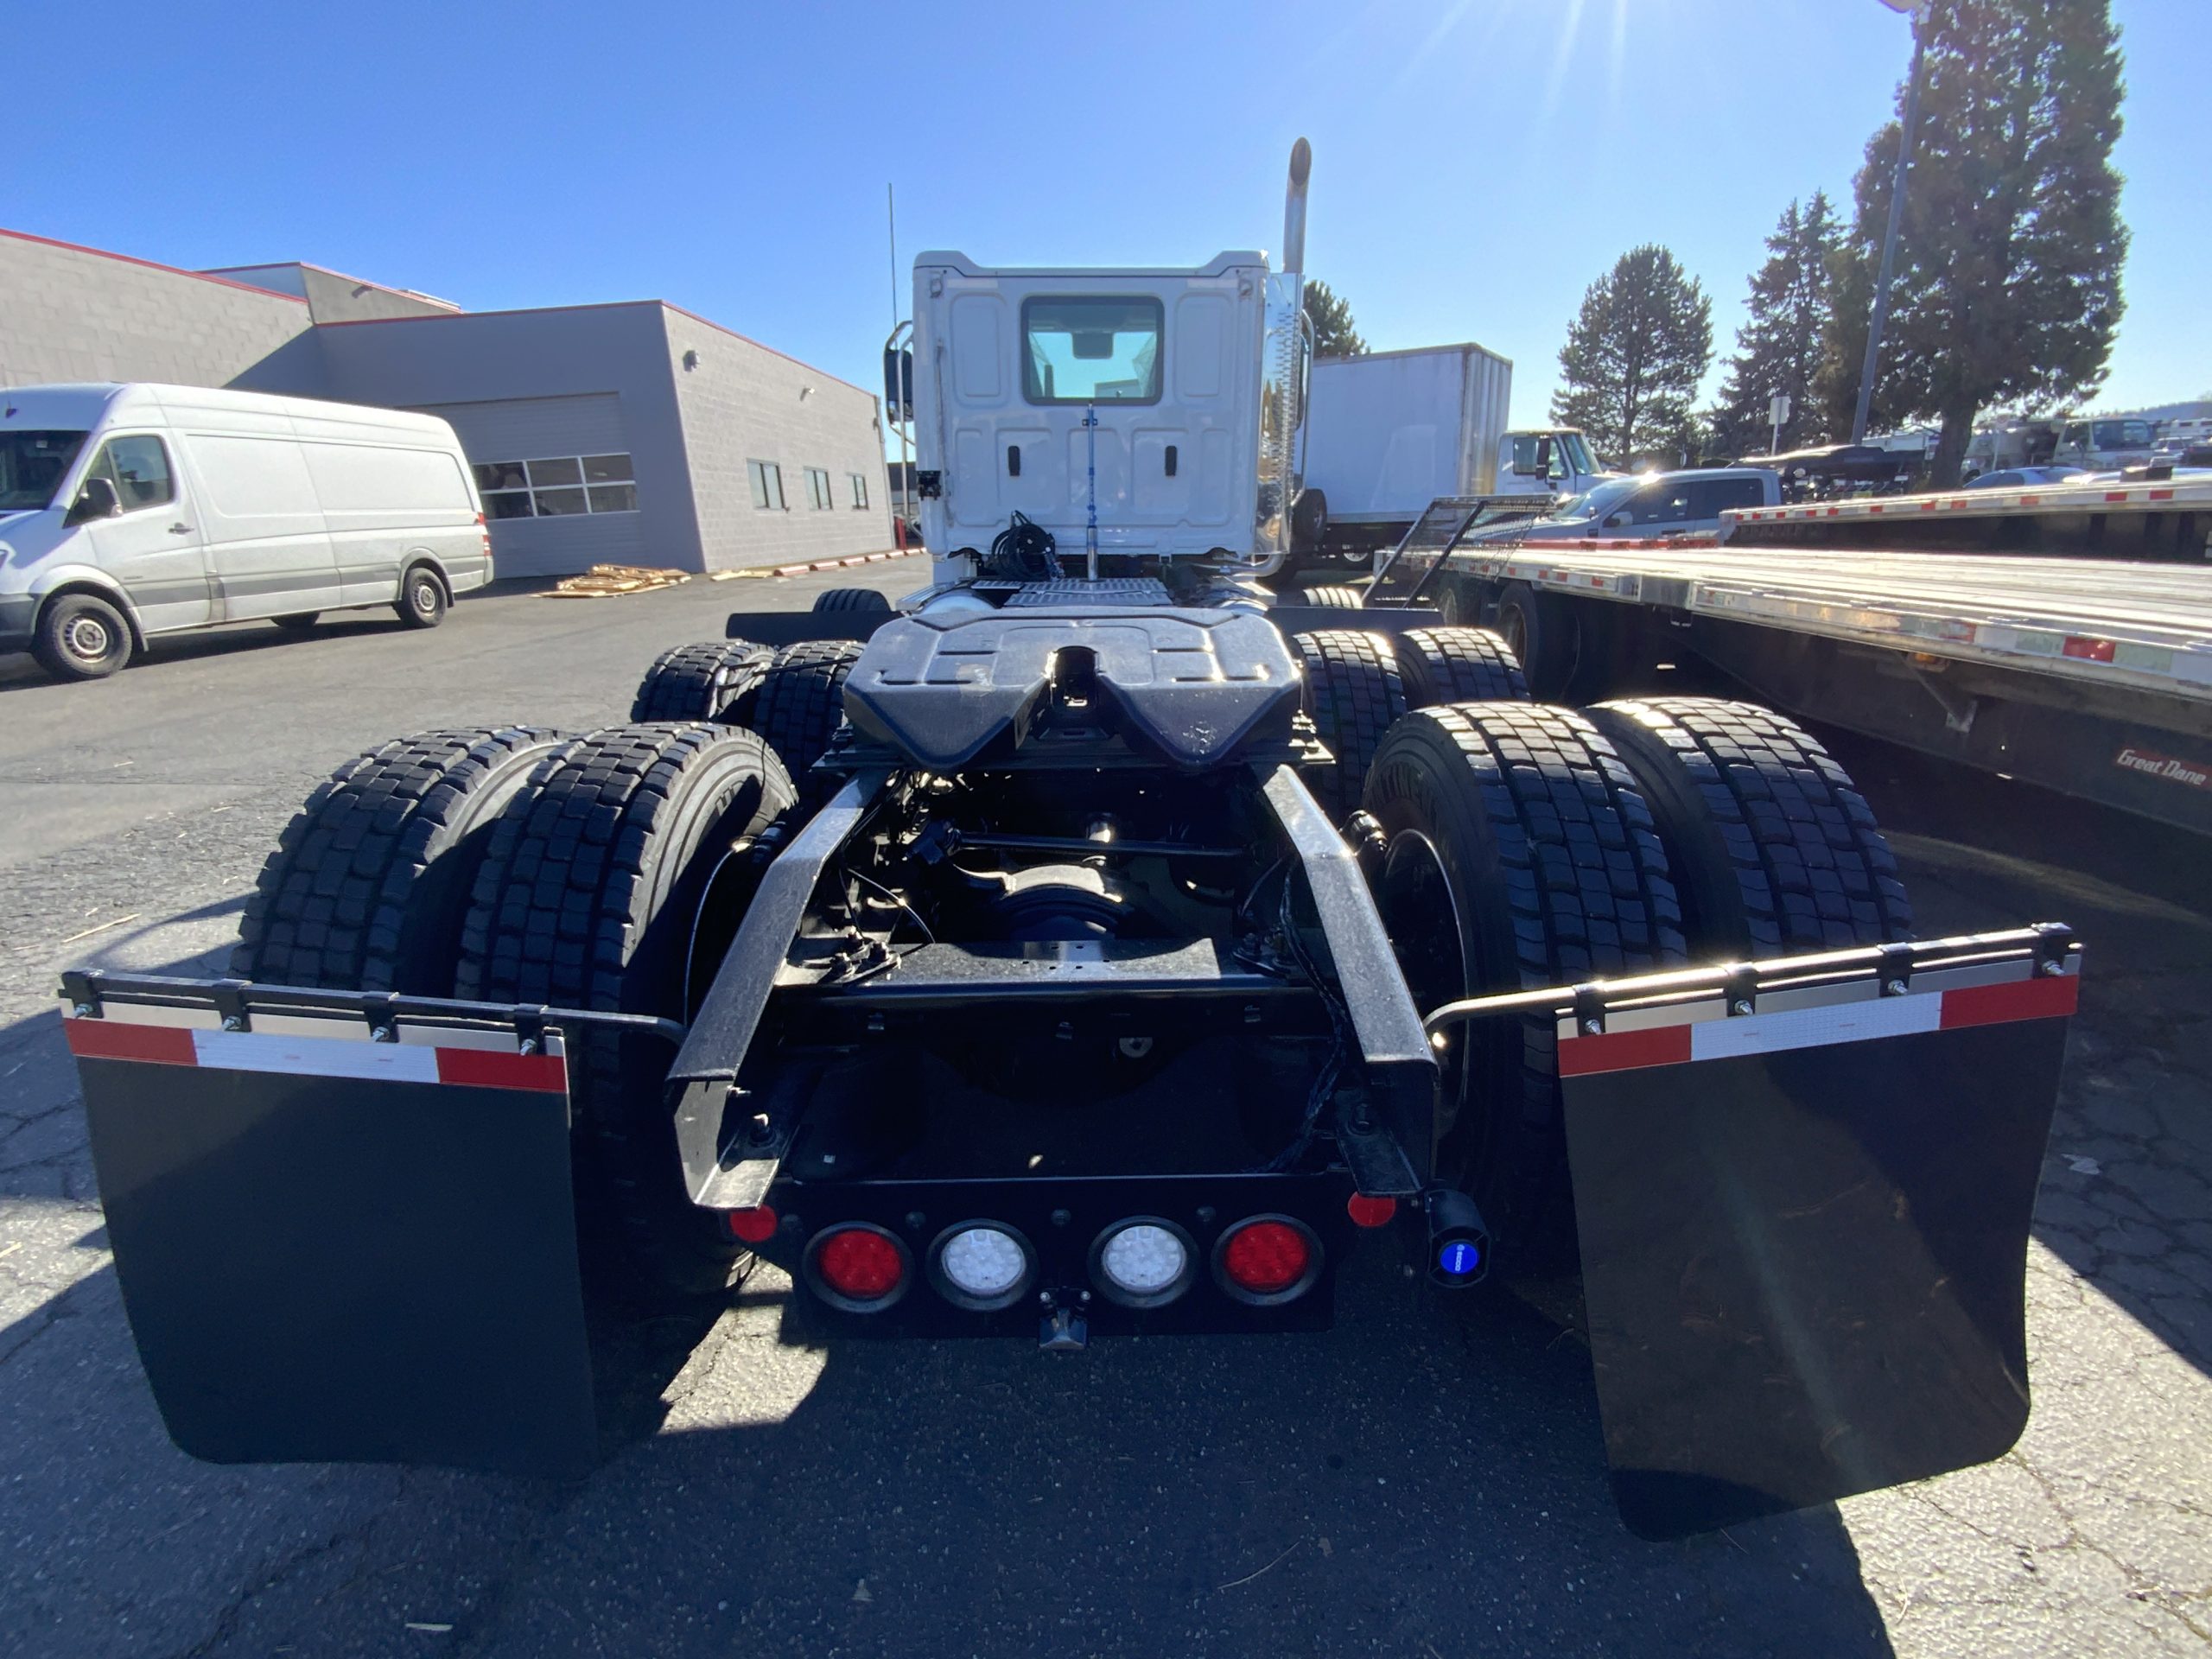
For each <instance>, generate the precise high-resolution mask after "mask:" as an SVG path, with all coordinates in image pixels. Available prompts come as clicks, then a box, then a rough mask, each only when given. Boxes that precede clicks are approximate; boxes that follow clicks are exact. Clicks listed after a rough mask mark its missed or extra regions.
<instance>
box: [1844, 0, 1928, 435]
mask: <svg viewBox="0 0 2212 1659" xmlns="http://www.w3.org/2000/svg"><path fill="white" fill-rule="evenodd" d="M1882 3H1883V4H1884V5H1885V6H1887V7H1888V8H1889V9H1890V10H1891V11H1902V12H1904V14H1906V16H1910V18H1911V19H1912V72H1911V73H1910V74H1909V75H1907V76H1906V77H1905V83H1904V120H1902V121H1900V122H1899V123H1898V124H1897V125H1898V132H1897V177H1896V178H1895V179H1894V180H1892V181H1891V184H1890V225H1889V229H1888V230H1886V231H1885V232H1883V235H1882V268H1881V270H1880V273H1879V274H1878V275H1877V276H1876V277H1875V278H1874V312H1873V315H1872V316H1871V317H1869V318H1868V319H1867V321H1866V361H1865V362H1863V363H1861V364H1860V365H1859V406H1858V407H1857V408H1856V409H1854V410H1852V413H1851V441H1852V442H1853V443H1864V442H1866V410H1867V405H1869V404H1872V402H1873V400H1874V372H1875V370H1876V369H1877V368H1878V366H1879V365H1880V363H1881V360H1882V325H1883V324H1884V323H1885V322H1886V321H1888V320H1889V315H1890V273H1891V270H1894V269H1895V268H1896V265H1897V226H1898V225H1899V224H1900V223H1901V222H1902V221H1903V220H1904V180H1905V169H1906V168H1907V167H1909V166H1910V164H1911V162H1912V130H1913V127H1914V126H1915V125H1916V124H1917V123H1918V121H1919V119H1920V65H1921V60H1922V59H1923V57H1924V56H1925V55H1926V54H1927V49H1928V16H1929V13H1930V12H1931V11H1933V10H1935V8H1936V0H1882Z"/></svg>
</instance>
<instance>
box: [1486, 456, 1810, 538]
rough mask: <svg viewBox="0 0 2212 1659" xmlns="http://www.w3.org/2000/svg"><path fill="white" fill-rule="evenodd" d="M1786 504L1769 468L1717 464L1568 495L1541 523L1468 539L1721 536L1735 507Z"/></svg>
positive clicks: (1508, 526) (1507, 527)
mask: <svg viewBox="0 0 2212 1659" xmlns="http://www.w3.org/2000/svg"><path fill="white" fill-rule="evenodd" d="M1781 504H1782V480H1781V478H1780V476H1779V475H1778V474H1775V473H1772V472H1770V471H1769V470H1768V469H1767V468H1765V467H1701V468H1699V469H1697V470H1694V471H1691V472H1681V473H1643V474H1636V475H1634V476H1631V477H1628V478H1615V479H1608V480H1606V481H1605V482H1604V483H1602V484H1599V485H1598V486H1596V487H1595V488H1593V489H1591V490H1589V491H1587V492H1586V493H1583V494H1581V495H1575V496H1569V497H1567V499H1564V500H1562V501H1561V502H1560V504H1559V505H1557V506H1556V507H1554V509H1553V510H1552V511H1551V512H1549V513H1548V514H1546V515H1545V516H1544V517H1543V518H1535V519H1529V520H1524V521H1522V522H1520V523H1517V524H1502V525H1500V526H1499V527H1498V528H1497V529H1496V530H1494V531H1477V532H1476V533H1474V534H1472V535H1471V536H1469V537H1467V538H1466V539H1467V541H1469V542H1484V541H1497V542H1539V541H1559V540H1579V539H1582V538H1586V537H1589V538H1596V539H1602V540H1606V541H1621V540H1647V539H1650V538H1653V537H1661V536H1693V535H1717V534H1719V530H1720V524H1721V519H1720V515H1721V514H1722V513H1723V512H1727V511H1728V510H1729V509H1731V508H1733V507H1773V506H1779V505H1781Z"/></svg>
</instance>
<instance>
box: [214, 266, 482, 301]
mask: <svg viewBox="0 0 2212 1659" xmlns="http://www.w3.org/2000/svg"><path fill="white" fill-rule="evenodd" d="M285 265H297V266H298V267H299V268H300V269H301V270H314V271H320V272H321V274H322V275H323V276H325V277H336V278H337V279H338V280H339V281H340V282H341V283H353V285H354V286H355V287H356V288H373V289H376V290H377V291H378V293H380V294H397V295H398V296H400V297H401V298H403V299H409V300H427V301H429V302H430V303H431V304H432V305H442V306H443V307H445V308H447V309H448V310H449V311H458V310H460V309H461V304H460V302H458V301H454V300H448V299H446V298H444V297H442V296H440V295H436V294H425V293H424V292H423V290H422V289H419V288H400V287H397V285H395V284H393V283H379V282H376V281H373V280H372V279H371V278H369V277H356V276H354V275H353V273H352V272H351V271H346V270H333V269H332V268H331V267H330V266H328V265H318V264H315V261H314V260H312V259H242V260H240V261H239V262H238V264H234V265H210V266H208V267H207V270H202V271H199V272H196V273H194V274H195V275H198V276H201V277H219V276H223V275H225V274H226V273H227V272H230V271H233V270H277V269H279V268H281V267H283V266H285Z"/></svg>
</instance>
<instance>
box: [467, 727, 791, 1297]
mask: <svg viewBox="0 0 2212 1659" xmlns="http://www.w3.org/2000/svg"><path fill="white" fill-rule="evenodd" d="M791 799H792V790H791V780H790V779H789V778H788V776H787V775H786V774H785V771H784V768H783V766H782V764H781V763H780V762H779V760H777V758H776V756H775V755H774V753H772V751H771V750H770V749H769V747H768V746H767V744H766V742H765V741H762V739H761V738H760V736H759V735H757V734H754V733H753V732H749V731H746V730H743V729H741V728H734V727H728V726H720V725H713V724H709V723H707V722H704V721H683V722H666V723H652V724H639V725H629V726H616V727H611V728H607V729H606V730H604V731H599V732H594V733H593V734H591V735H590V736H589V737H586V738H582V739H579V740H577V741H575V743H573V744H572V745H570V746H569V748H568V749H567V751H566V752H565V753H563V754H562V755H561V756H560V758H559V760H558V761H557V762H556V764H554V765H552V766H549V767H547V768H546V769H545V772H544V775H543V776H542V777H541V778H540V779H539V780H538V786H537V793H536V794H535V796H534V797H533V798H531V801H530V803H529V804H528V805H527V807H526V808H524V809H523V810H518V811H513V812H510V813H509V814H507V815H506V817H504V818H502V819H501V820H500V823H499V828H498V830H497V831H496V832H495V834H494V835H493V841H492V845H491V848H490V849H489V851H488V852H487V853H486V856H485V859H484V861H483V864H482V866H481V868H480V869H479V871H478V873H477V877H476V883H475V890H474V896H473V898H472V900H471V902H470V904H469V906H468V912H467V921H466V923H465V924H464V925H463V928H462V932H461V951H460V966H459V973H458V975H457V984H458V987H459V994H460V995H462V996H466V997H478V998H482V999H485V1000H487V1001H499V1002H538V1003H548V1004H552V1005H556V1006H565V1007H585V1008H603V1009H609V1010H616V1011H621V1012H626V1013H632V1014H656V1015H661V1016H665V1017H670V1018H675V1019H683V1018H684V1017H686V1016H687V1015H688V1014H689V1013H690V1006H689V1004H690V996H691V994H692V991H693V989H694V986H693V983H692V971H691V969H692V962H691V957H692V951H693V950H694V948H695V946H696V943H697V942H696V939H695V938H694V933H693V929H694V926H695V923H696V921H697V920H698V918H699V917H700V916H701V914H702V910H703V906H702V904H701V899H702V893H703V892H704V890H705V888H706V887H707V885H708V884H709V882H710V881H711V880H713V877H714V874H715V869H716V868H717V867H718V865H719V863H720V861H721V856H722V853H723V851H725V850H728V849H730V848H732V847H734V845H735V844H736V843H737V842H739V841H740V840H741V839H743V838H748V837H752V838H757V837H758V836H760V835H761V834H762V833H763V831H765V830H766V828H767V827H768V826H769V825H770V824H771V823H773V822H774V821H775V820H776V819H777V818H778V817H780V816H781V815H782V814H783V813H784V812H785V811H786V810H788V809H789V807H790V805H791ZM723 919H727V918H723ZM699 988H700V989H703V987H699ZM672 1058H674V1055H673V1053H672V1052H671V1050H670V1048H669V1046H668V1045H667V1044H666V1043H665V1042H664V1041H662V1040H659V1039H654V1038H649V1037H643V1036H636V1035H631V1036H623V1035H620V1034H616V1033H610V1032H607V1031H604V1030H585V1031H582V1032H578V1033H571V1034H570V1037H569V1095H570V1099H571V1102H572V1103H573V1107H574V1110H575V1116H576V1122H577V1127H578V1133H579V1136H580V1138H581V1145H580V1158H581V1159H582V1162H583V1165H584V1168H583V1171H582V1173H583V1175H584V1178H585V1179H584V1185H585V1188H586V1190H587V1192H588V1193H589V1194H590V1195H591V1196H592V1197H594V1198H596V1199H598V1200H600V1201H601V1205H603V1208H604V1210H605V1211H606V1213H607V1216H608V1217H609V1218H610V1219H611V1220H612V1222H613V1224H614V1226H615V1228H616V1229H617V1230H618V1231H619V1236H620V1239H621V1241H622V1243H624V1244H625V1246H626V1253H627V1254H628V1255H629V1256H630V1257H631V1258H632V1262H634V1264H635V1266H636V1267H637V1268H639V1271H640V1273H641V1274H643V1275H644V1276H645V1281H647V1282H648V1283H650V1284H651V1285H652V1286H653V1287H656V1288H658V1290H660V1291H662V1292H664V1293H670V1294H677V1295H679V1296H690V1295H697V1294H712V1293H714V1292H716V1291H719V1290H721V1289H722V1288H723V1287H726V1286H727V1285H728V1281H729V1279H730V1275H731V1273H732V1271H733V1268H734V1263H735V1262H736V1260H737V1258H738V1257H739V1255H741V1249H740V1247H739V1246H738V1245H737V1243H736V1242H735V1241H734V1239H732V1238H731V1237H730V1236H729V1235H728V1231H727V1230H726V1229H725V1228H724V1227H723V1226H722V1225H721V1221H720V1218H719V1217H715V1215H713V1214H712V1213H711V1212H709V1211H704V1210H701V1209H699V1208H698V1207H697V1206H696V1205H693V1204H692V1203H691V1202H690V1197H689V1195H688V1194H687V1193H686V1192H684V1190H683V1179H682V1169H681V1166H680V1164H679V1162H678V1160H677V1152H676V1141H675V1127H674V1124H673V1122H672V1121H671V1118H670V1116H669V1113H668V1109H667V1103H666V1102H665V1100H664V1098H663V1089H662V1085H663V1083H664V1079H665V1077H666V1076H667V1071H668V1065H669V1062H670V1061H671V1059H672Z"/></svg>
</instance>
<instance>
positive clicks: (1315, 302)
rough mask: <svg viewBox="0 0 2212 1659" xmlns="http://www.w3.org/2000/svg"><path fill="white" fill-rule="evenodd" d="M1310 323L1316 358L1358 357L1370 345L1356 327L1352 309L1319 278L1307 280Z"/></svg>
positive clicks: (1307, 312)
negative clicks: (1353, 323)
mask: <svg viewBox="0 0 2212 1659" xmlns="http://www.w3.org/2000/svg"><path fill="white" fill-rule="evenodd" d="M1306 321H1307V322H1309V323H1311V324H1313V355H1314V356H1316V357H1357V356H1358V355H1359V354H1360V353H1362V352H1364V351H1365V350H1366V349H1367V342H1366V341H1365V340H1362V339H1361V338H1360V337H1359V330H1358V329H1357V328H1355V327H1352V321H1351V306H1350V305H1349V304H1347V303H1346V302H1344V300H1343V299H1342V298H1341V297H1339V296H1338V294H1337V293H1336V291H1335V290H1334V289H1332V288H1331V287H1330V286H1329V285H1328V284H1327V283H1325V282H1323V281H1322V280H1321V279H1320V278H1319V277H1307V278H1306Z"/></svg>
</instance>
